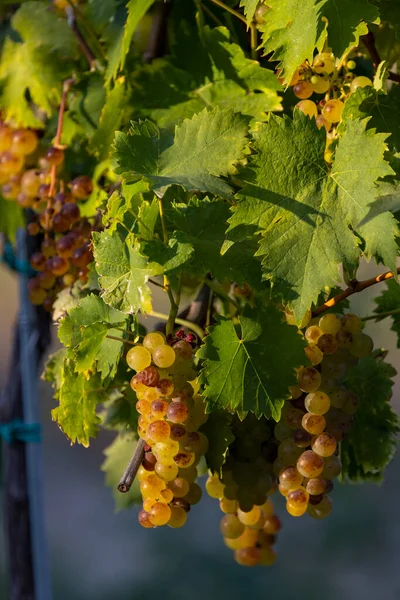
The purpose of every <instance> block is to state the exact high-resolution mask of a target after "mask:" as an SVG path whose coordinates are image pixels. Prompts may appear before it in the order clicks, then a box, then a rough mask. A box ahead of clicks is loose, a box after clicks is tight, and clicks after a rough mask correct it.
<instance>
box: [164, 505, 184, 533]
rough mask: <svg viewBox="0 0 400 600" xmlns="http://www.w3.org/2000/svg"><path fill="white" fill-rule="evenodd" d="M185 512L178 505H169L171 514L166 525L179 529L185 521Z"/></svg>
mask: <svg viewBox="0 0 400 600" xmlns="http://www.w3.org/2000/svg"><path fill="white" fill-rule="evenodd" d="M186 519H187V512H186V511H185V510H184V509H183V508H181V507H180V506H171V516H170V518H169V521H168V523H167V525H168V527H172V528H173V529H179V528H180V527H183V526H184V525H185V523H186Z"/></svg>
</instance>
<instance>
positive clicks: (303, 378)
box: [297, 367, 321, 392]
mask: <svg viewBox="0 0 400 600" xmlns="http://www.w3.org/2000/svg"><path fill="white" fill-rule="evenodd" d="M297 381H298V383H299V386H300V389H302V390H303V392H315V391H316V390H317V389H318V388H319V386H320V385H321V375H320V373H319V372H318V371H317V369H314V367H303V368H302V369H300V371H299V372H298V374H297Z"/></svg>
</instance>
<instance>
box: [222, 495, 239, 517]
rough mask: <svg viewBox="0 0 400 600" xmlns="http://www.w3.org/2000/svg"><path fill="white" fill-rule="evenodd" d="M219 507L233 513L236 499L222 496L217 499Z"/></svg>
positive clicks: (227, 512)
mask: <svg viewBox="0 0 400 600" xmlns="http://www.w3.org/2000/svg"><path fill="white" fill-rule="evenodd" d="M219 507H220V509H221V510H222V512H224V513H226V514H231V515H233V514H234V513H236V511H237V509H238V503H237V500H229V499H228V498H225V497H223V498H221V500H220V501H219Z"/></svg>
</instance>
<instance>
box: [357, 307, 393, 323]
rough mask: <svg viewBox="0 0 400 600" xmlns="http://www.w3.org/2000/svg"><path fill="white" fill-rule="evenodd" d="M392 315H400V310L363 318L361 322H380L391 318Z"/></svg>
mask: <svg viewBox="0 0 400 600" xmlns="http://www.w3.org/2000/svg"><path fill="white" fill-rule="evenodd" d="M392 315H400V308H395V309H394V310H388V311H386V312H381V313H376V315H369V316H368V317H361V321H372V320H373V319H376V320H377V321H379V320H380V319H384V318H385V317H391V316H392Z"/></svg>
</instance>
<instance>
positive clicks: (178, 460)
mask: <svg viewBox="0 0 400 600" xmlns="http://www.w3.org/2000/svg"><path fill="white" fill-rule="evenodd" d="M195 460H196V455H195V454H194V452H178V454H175V456H174V461H175V464H176V465H178V467H179V468H181V469H186V468H188V467H191V466H192V464H193V463H194V461H195Z"/></svg>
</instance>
